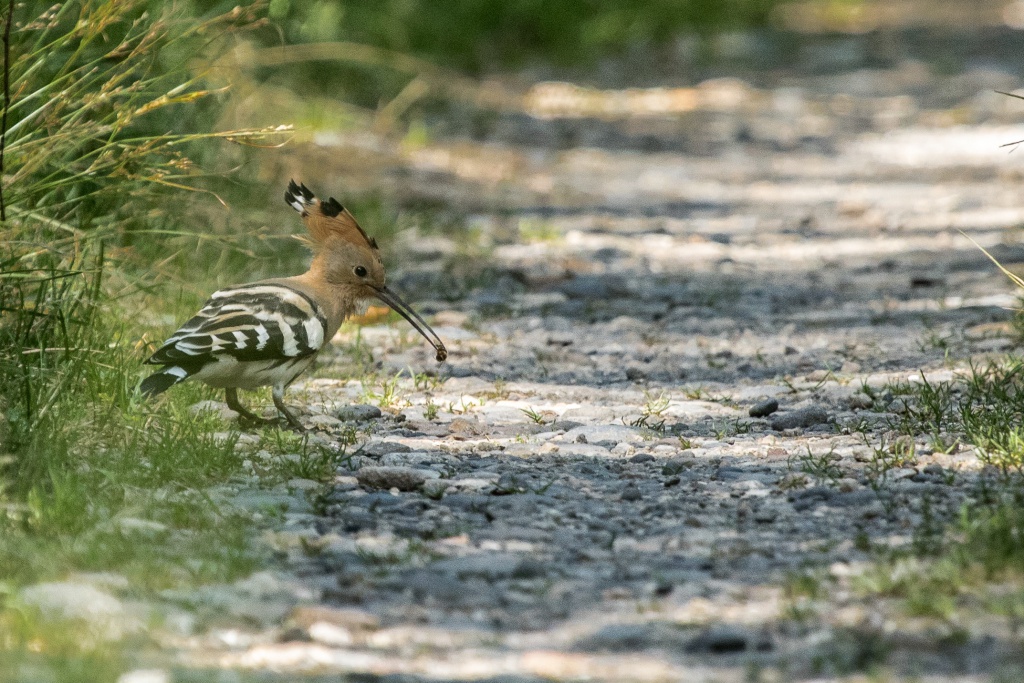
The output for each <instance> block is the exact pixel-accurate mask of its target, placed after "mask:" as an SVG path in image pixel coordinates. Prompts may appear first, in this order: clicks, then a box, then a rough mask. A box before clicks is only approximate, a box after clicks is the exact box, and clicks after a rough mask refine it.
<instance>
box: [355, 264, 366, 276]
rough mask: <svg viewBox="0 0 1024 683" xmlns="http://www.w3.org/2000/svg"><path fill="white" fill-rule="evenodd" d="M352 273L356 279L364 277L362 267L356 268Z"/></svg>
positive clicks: (364, 271)
mask: <svg viewBox="0 0 1024 683" xmlns="http://www.w3.org/2000/svg"><path fill="white" fill-rule="evenodd" d="M352 272H353V273H355V274H356V277H366V268H363V267H362V266H356V267H355V268H354V269H353V270H352Z"/></svg>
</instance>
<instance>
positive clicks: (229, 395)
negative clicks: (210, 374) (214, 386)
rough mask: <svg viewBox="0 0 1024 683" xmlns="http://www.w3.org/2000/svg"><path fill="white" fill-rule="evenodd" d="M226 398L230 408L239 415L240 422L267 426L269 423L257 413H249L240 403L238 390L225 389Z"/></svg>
mask: <svg viewBox="0 0 1024 683" xmlns="http://www.w3.org/2000/svg"><path fill="white" fill-rule="evenodd" d="M224 398H226V399H227V402H228V408H231V410H233V411H235V412H236V413H238V418H239V422H251V423H252V424H256V425H261V424H266V423H267V421H266V420H264V419H263V418H262V417H259V416H258V415H256V414H255V413H252V412H249V411H248V410H247V409H246V408H245V406H243V405H242V404H241V403H240V402H239V401H238V389H225V390H224Z"/></svg>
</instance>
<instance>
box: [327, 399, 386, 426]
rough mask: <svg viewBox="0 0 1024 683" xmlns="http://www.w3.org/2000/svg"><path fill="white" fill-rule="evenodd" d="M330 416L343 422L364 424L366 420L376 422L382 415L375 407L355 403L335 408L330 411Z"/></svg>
mask: <svg viewBox="0 0 1024 683" xmlns="http://www.w3.org/2000/svg"><path fill="white" fill-rule="evenodd" d="M331 414H332V416H333V417H335V418H337V419H339V420H342V421H344V422H366V421H367V420H376V419H377V418H379V417H380V416H381V414H382V413H381V411H380V408H378V407H377V406H371V405H367V404H365V403H357V404H355V405H340V406H337V407H335V408H334V409H333V410H332V411H331Z"/></svg>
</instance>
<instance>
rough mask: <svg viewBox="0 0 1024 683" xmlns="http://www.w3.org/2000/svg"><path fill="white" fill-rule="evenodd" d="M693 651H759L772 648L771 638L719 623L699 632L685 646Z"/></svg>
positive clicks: (727, 652)
mask: <svg viewBox="0 0 1024 683" xmlns="http://www.w3.org/2000/svg"><path fill="white" fill-rule="evenodd" d="M686 649H687V651H689V652H693V653H699V652H706V653H708V654H716V655H718V654H729V653H734V652H746V651H755V650H756V651H760V652H765V651H768V650H771V649H772V643H771V640H770V639H769V638H768V636H767V635H766V634H763V633H752V632H751V631H750V630H748V629H745V628H742V627H739V626H730V625H727V624H721V625H716V626H711V627H708V628H707V629H705V630H704V631H702V632H701V633H699V634H698V635H697V636H696V637H694V638H693V640H691V641H690V642H689V643H688V644H687V646H686Z"/></svg>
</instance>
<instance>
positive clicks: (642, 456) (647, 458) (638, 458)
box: [629, 453, 654, 463]
mask: <svg viewBox="0 0 1024 683" xmlns="http://www.w3.org/2000/svg"><path fill="white" fill-rule="evenodd" d="M653 460H654V456H653V455H651V454H650V453H637V454H636V455H634V456H633V457H632V458H630V459H629V461H630V462H632V463H645V462H652V461H653Z"/></svg>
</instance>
